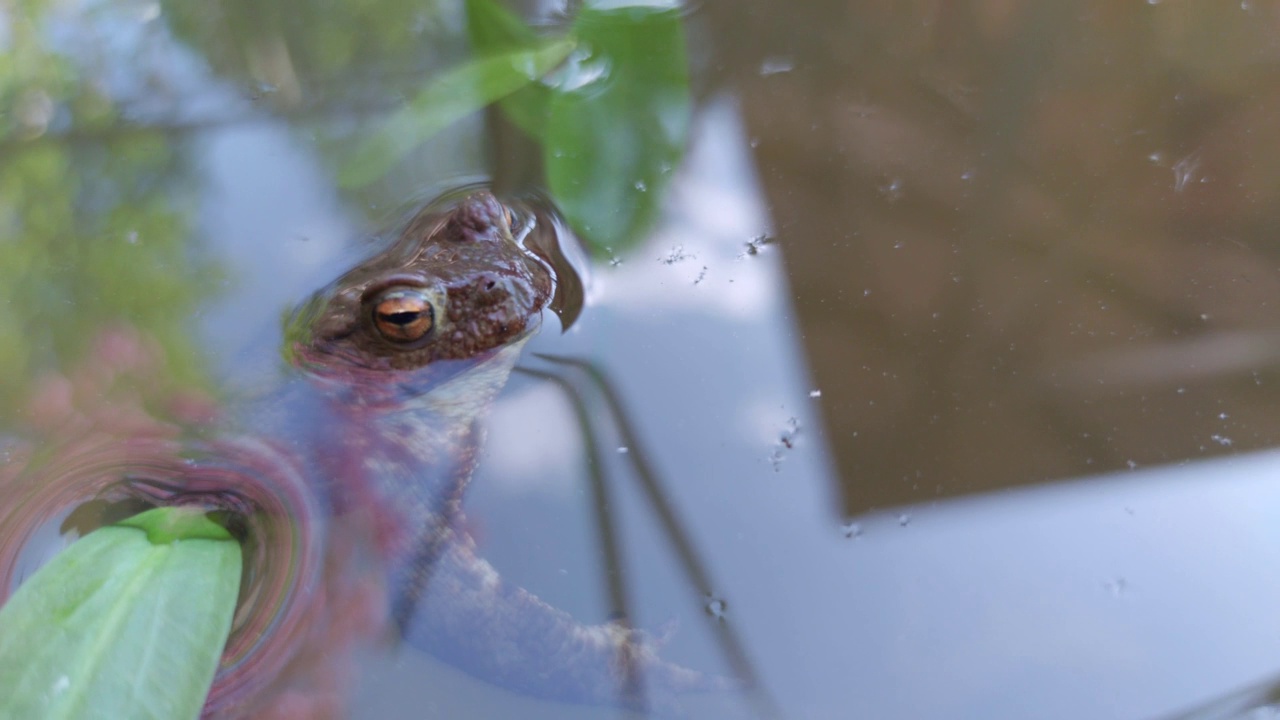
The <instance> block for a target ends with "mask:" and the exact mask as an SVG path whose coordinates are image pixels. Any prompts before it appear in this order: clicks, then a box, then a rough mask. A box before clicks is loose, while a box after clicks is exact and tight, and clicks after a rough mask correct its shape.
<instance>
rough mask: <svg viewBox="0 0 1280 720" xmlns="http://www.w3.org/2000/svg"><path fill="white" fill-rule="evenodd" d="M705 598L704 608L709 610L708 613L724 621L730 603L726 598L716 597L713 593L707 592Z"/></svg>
mask: <svg viewBox="0 0 1280 720" xmlns="http://www.w3.org/2000/svg"><path fill="white" fill-rule="evenodd" d="M703 600H705V601H706V602H705V603H704V604H703V606H702V608H703V609H704V610H706V611H707V614H708V615H710V616H711V617H713V618H715V619H716V620H719V621H720V622H724V620H725V614H726V613H727V612H729V603H728V602H726V601H725V599H724V598H719V597H716V596H715V595H712V594H711V593H707V594H706V595H705V596H704V597H703Z"/></svg>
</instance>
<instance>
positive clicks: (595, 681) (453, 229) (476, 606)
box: [286, 192, 705, 707]
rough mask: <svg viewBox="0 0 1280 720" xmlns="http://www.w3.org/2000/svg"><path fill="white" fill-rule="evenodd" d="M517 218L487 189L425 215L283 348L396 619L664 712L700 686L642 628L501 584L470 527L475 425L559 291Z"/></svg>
mask: <svg viewBox="0 0 1280 720" xmlns="http://www.w3.org/2000/svg"><path fill="white" fill-rule="evenodd" d="M519 219H520V218H519V216H517V215H516V214H514V213H513V212H512V211H511V210H510V209H508V208H507V207H505V206H503V205H502V204H501V203H499V202H498V201H497V200H496V199H495V198H494V197H493V196H492V195H490V194H488V193H483V192H481V193H476V194H473V195H471V196H470V197H468V198H467V199H465V200H463V201H462V202H461V203H459V204H457V205H456V206H454V207H453V208H451V209H449V210H447V211H444V212H431V211H425V212H423V213H421V214H419V215H418V216H417V217H415V218H414V219H413V220H412V221H411V222H410V223H409V224H408V225H407V227H406V229H405V230H404V231H403V233H402V234H401V235H400V236H399V237H398V238H397V239H396V241H395V242H394V243H393V244H392V246H391V247H390V248H388V249H387V250H386V251H385V252H383V253H381V254H379V255H378V256H376V257H374V258H372V259H371V260H369V261H367V262H365V263H363V264H362V265H360V266H358V267H356V268H355V269H353V270H351V271H350V272H348V273H346V274H345V275H343V276H342V277H341V278H339V279H338V280H337V281H336V282H334V283H333V284H332V285H331V286H329V287H328V288H326V289H324V290H322V291H321V292H319V293H317V294H316V295H315V296H314V297H313V298H312V299H311V300H310V301H309V302H307V303H306V304H304V306H303V307H302V308H301V309H300V310H299V311H298V312H297V313H296V314H295V315H294V317H293V318H292V320H291V321H290V323H289V329H288V331H287V333H286V334H287V336H288V342H289V348H288V355H289V356H290V358H291V359H292V360H293V362H294V363H295V364H296V365H297V366H298V367H299V368H301V369H302V370H303V371H304V374H305V375H306V377H307V383H306V384H307V387H308V389H309V391H310V392H311V393H316V391H319V392H318V404H319V406H320V407H318V408H317V407H316V406H315V405H314V404H313V403H316V402H317V399H316V398H314V397H313V398H312V400H311V403H307V404H304V406H306V407H308V408H310V409H309V410H307V412H308V413H315V414H318V415H319V416H321V417H324V418H325V421H324V422H322V423H318V424H316V435H315V436H314V437H312V438H310V439H309V440H308V442H307V446H308V447H310V448H311V452H312V457H311V460H310V461H311V463H312V464H313V465H312V468H311V470H310V472H311V473H312V474H314V475H316V476H318V477H322V478H324V479H325V482H326V483H327V487H328V491H329V493H328V494H329V496H330V500H331V503H332V505H333V511H334V513H335V515H336V516H337V517H339V518H340V517H342V516H344V515H348V516H355V517H367V518H371V519H372V522H371V525H372V527H373V532H374V534H375V535H376V539H375V541H376V547H377V555H378V557H379V559H380V560H381V562H382V563H384V567H385V570H386V572H387V576H388V577H389V584H388V588H389V592H390V594H391V599H390V603H389V605H390V613H391V620H392V622H394V623H395V624H396V625H397V626H398V627H399V629H400V631H401V632H402V633H403V634H404V636H405V637H406V638H407V639H408V640H409V641H410V642H411V643H412V644H414V645H417V646H419V647H422V648H423V649H425V650H426V651H428V652H430V653H432V654H433V655H436V656H438V657H440V658H441V659H443V660H445V661H447V662H449V663H451V664H453V665H455V666H457V667H459V668H461V669H463V670H466V671H468V672H470V673H472V674H474V675H476V676H478V677H480V678H482V679H486V680H489V681H491V682H494V683H495V684H498V685H501V686H504V687H506V688H508V689H512V690H516V691H520V692H525V693H528V694H532V695H538V696H542V697H548V698H554V699H562V700H567V701H574V702H590V703H617V704H621V705H624V706H629V707H644V706H649V705H652V704H657V705H661V704H663V701H662V697H661V696H662V695H664V694H666V695H668V696H669V695H670V694H671V693H672V692H673V691H676V690H679V689H683V688H690V687H701V686H704V685H705V679H704V678H703V677H702V676H700V675H699V674H697V673H694V672H691V671H688V670H685V669H683V668H680V667H677V666H674V665H671V664H668V663H665V662H663V661H661V660H659V659H658V658H657V656H656V655H655V654H654V647H653V643H652V642H649V641H648V640H646V639H645V637H644V636H643V635H642V634H641V633H638V632H635V631H631V630H628V629H626V628H625V627H623V626H622V625H619V624H606V625H600V626H593V627H589V626H584V625H582V624H580V623H578V622H576V621H575V620H573V619H572V618H571V617H570V616H568V615H567V614H565V613H563V612H561V611H559V610H556V609H555V608H552V607H551V606H549V605H547V604H546V603H544V602H542V601H541V600H539V599H538V598H537V597H535V596H533V595H532V594H530V593H528V592H526V591H524V590H522V589H520V588H517V587H511V586H508V585H507V584H505V583H503V582H502V581H501V579H500V577H499V575H498V573H497V572H496V570H495V569H494V568H493V567H492V566H491V565H489V564H488V563H487V562H485V561H484V560H483V559H481V558H480V557H478V555H477V554H476V547H475V544H474V542H473V541H472V539H471V538H470V537H469V536H468V535H467V534H466V532H465V531H464V530H463V524H462V522H461V501H462V495H463V491H464V489H465V487H466V484H467V482H468V481H469V479H470V477H471V474H472V471H473V470H474V467H475V463H476V459H477V448H478V445H479V443H480V440H481V438H480V435H481V430H480V425H479V422H480V420H481V419H482V417H483V414H484V412H485V411H486V410H487V408H488V407H489V405H490V404H491V402H492V400H493V398H494V396H495V395H496V394H497V393H498V392H499V391H500V390H501V388H502V387H503V385H504V384H505V383H506V380H507V377H508V375H509V373H510V371H511V369H512V367H513V366H514V364H515V362H516V360H517V359H518V356H519V353H520V350H521V347H522V346H523V344H524V343H525V341H526V340H527V339H528V338H529V337H530V336H531V335H532V333H533V332H534V331H535V330H536V329H537V328H538V326H539V324H540V320H541V314H542V311H543V310H544V309H545V308H546V307H547V305H548V303H549V302H550V301H551V298H552V295H553V292H554V278H553V276H552V272H551V270H550V268H549V267H548V265H547V264H546V263H545V262H544V261H543V260H542V259H541V258H539V257H537V256H535V255H534V254H532V253H531V252H530V251H529V249H527V248H526V247H524V246H523V245H522V243H521V240H522V237H523V235H524V234H525V233H527V232H528V230H529V227H528V226H529V223H530V221H531V219H528V220H525V221H524V222H523V223H520V222H518V220H519ZM513 223H515V224H516V228H515V232H513V227H512V226H513ZM641 687H643V688H644V691H643V692H642V691H641V689H640V688H641Z"/></svg>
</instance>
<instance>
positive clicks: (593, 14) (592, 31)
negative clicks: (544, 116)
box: [543, 7, 690, 249]
mask: <svg viewBox="0 0 1280 720" xmlns="http://www.w3.org/2000/svg"><path fill="white" fill-rule="evenodd" d="M573 32H574V34H575V36H576V37H577V38H578V40H579V42H580V43H581V44H582V48H581V49H579V50H578V51H577V52H575V53H574V55H573V56H571V57H570V60H569V63H568V65H567V67H566V71H565V77H564V78H562V84H561V90H560V91H558V92H556V93H555V94H554V95H553V97H552V98H551V104H550V111H549V118H548V122H547V128H546V136H545V143H544V146H543V151H544V160H545V165H546V168H547V184H548V186H549V187H550V190H551V194H552V196H553V197H554V198H555V200H556V203H557V204H558V205H559V207H560V209H561V211H562V212H564V214H565V217H566V218H568V220H569V222H570V224H571V225H573V227H574V229H575V230H577V231H578V233H580V234H581V235H582V237H583V238H584V239H585V240H586V241H587V242H588V243H589V244H590V245H591V246H592V247H594V248H597V249H602V248H606V247H612V248H615V249H618V248H623V247H626V246H627V245H630V244H632V243H633V242H635V241H636V240H637V239H638V238H639V237H640V234H641V233H642V232H644V230H646V229H647V228H648V226H649V225H650V223H651V222H652V221H653V219H654V217H656V215H657V210H658V206H659V203H660V202H661V201H662V196H663V193H664V191H665V190H666V186H667V185H668V183H669V182H670V180H671V177H672V174H673V172H674V168H675V167H676V166H677V165H678V164H679V162H680V158H681V157H682V155H683V153H684V148H685V144H686V141H687V138H688V134H689V115H690V97H689V70H688V61H687V59H686V53H685V41H684V31H683V27H682V24H681V18H680V13H679V11H678V10H673V9H660V8H653V7H626V8H618V9H611V10H603V9H592V8H588V9H585V10H583V11H582V12H581V13H580V14H579V15H578V17H577V18H576V19H575V21H574V25H573Z"/></svg>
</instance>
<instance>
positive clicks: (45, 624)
mask: <svg viewBox="0 0 1280 720" xmlns="http://www.w3.org/2000/svg"><path fill="white" fill-rule="evenodd" d="M240 565H241V554H240V545H239V544H238V543H237V542H235V540H233V539H232V538H231V536H230V535H229V534H228V533H227V531H226V530H225V529H224V528H222V527H221V526H219V525H217V524H216V523H214V522H213V521H211V520H209V519H208V518H207V517H205V515H204V514H203V513H202V512H201V511H199V510H198V509H195V508H157V509H155V510H150V511H147V512H145V513H142V514H141V515H137V516H135V517H133V518H130V519H129V520H126V521H124V522H122V523H120V524H119V525H114V526H111V527H105V528H102V529H100V530H97V531H95V532H93V533H90V534H89V535H87V536H85V537H84V538H82V539H81V540H79V541H77V542H76V543H74V544H73V545H71V547H69V548H67V549H66V550H64V551H63V552H62V553H60V554H59V555H58V556H56V557H55V558H54V559H53V560H51V561H50V562H49V564H48V565H46V566H45V567H43V568H41V569H40V571H39V572H37V573H36V574H35V575H33V576H31V578H29V579H28V580H27V581H26V582H25V583H24V584H23V585H22V586H21V587H19V588H18V590H17V591H16V592H15V593H14V594H13V596H12V597H11V598H10V599H9V601H8V603H6V604H5V605H4V607H2V608H0V717H6V718H10V717H11V718H47V719H53V720H70V719H72V718H76V719H79V718H136V719H145V718H156V720H172V719H175V718H195V717H198V716H199V714H200V709H201V707H202V706H203V704H204V699H205V695H206V694H207V693H208V691H209V686H210V684H211V683H212V682H213V675H214V672H215V671H216V670H217V665H218V659H219V657H221V655H222V649H223V646H224V645H225V644H226V640H227V635H228V633H229V632H230V629H231V618H232V614H233V612H234V610H235V603H236V597H237V595H238V594H239V585H240Z"/></svg>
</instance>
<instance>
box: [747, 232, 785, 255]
mask: <svg viewBox="0 0 1280 720" xmlns="http://www.w3.org/2000/svg"><path fill="white" fill-rule="evenodd" d="M776 242H778V239H777V238H775V237H773V236H771V235H767V234H765V235H757V236H755V237H753V238H751V239H750V240H748V241H747V242H746V243H745V245H746V248H747V249H746V250H744V251H743V253H742V254H741V255H739V256H738V258H739V259H741V258H744V257H746V256H748V255H759V254H760V251H761V250H763V249H764V246H765V245H772V244H774V243H776Z"/></svg>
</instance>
